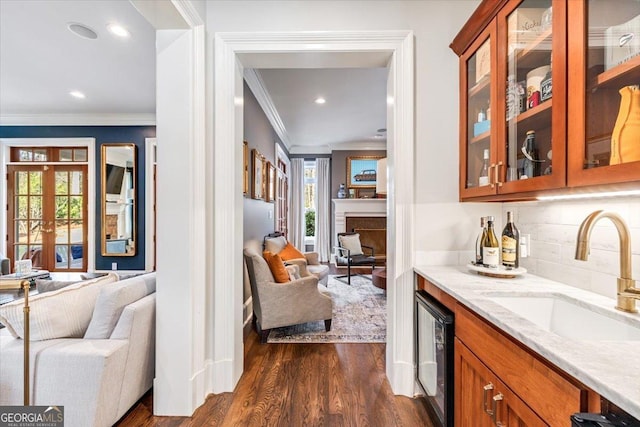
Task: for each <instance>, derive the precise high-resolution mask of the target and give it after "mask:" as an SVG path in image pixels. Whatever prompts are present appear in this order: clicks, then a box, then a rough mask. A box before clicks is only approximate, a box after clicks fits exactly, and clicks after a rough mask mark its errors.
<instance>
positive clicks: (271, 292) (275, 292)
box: [244, 249, 333, 343]
mask: <svg viewBox="0 0 640 427" xmlns="http://www.w3.org/2000/svg"><path fill="white" fill-rule="evenodd" d="M244 259H245V262H246V264H247V272H248V274H249V282H250V284H251V295H252V297H253V312H254V314H255V316H256V326H257V330H258V334H259V335H260V341H261V342H262V343H266V342H267V338H268V336H269V332H270V330H271V329H272V328H278V327H282V326H290V325H297V324H300V323H307V322H314V321H318V320H324V326H325V329H326V330H327V331H329V330H331V319H332V316H333V301H332V300H331V297H329V296H328V295H325V294H323V293H322V292H320V291H319V290H318V278H317V277H316V276H314V275H309V276H307V277H301V278H300V279H296V280H292V281H290V282H287V283H276V281H275V280H274V278H273V275H272V274H271V270H270V269H269V266H268V265H267V262H266V261H265V260H264V258H262V256H261V255H259V254H257V253H255V252H254V251H252V250H251V249H244Z"/></svg>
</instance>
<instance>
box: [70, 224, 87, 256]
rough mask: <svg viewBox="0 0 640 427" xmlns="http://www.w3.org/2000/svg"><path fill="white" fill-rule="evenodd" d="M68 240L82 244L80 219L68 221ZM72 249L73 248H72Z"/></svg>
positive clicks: (82, 235) (82, 230)
mask: <svg viewBox="0 0 640 427" xmlns="http://www.w3.org/2000/svg"><path fill="white" fill-rule="evenodd" d="M69 232H70V233H71V234H70V236H69V242H70V243H75V244H79V245H82V242H83V240H84V227H83V224H82V221H69ZM72 249H73V248H72Z"/></svg>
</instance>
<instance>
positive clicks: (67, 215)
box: [7, 164, 87, 271]
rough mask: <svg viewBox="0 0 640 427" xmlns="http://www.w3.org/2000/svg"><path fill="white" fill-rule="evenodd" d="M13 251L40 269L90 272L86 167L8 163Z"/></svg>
mask: <svg viewBox="0 0 640 427" xmlns="http://www.w3.org/2000/svg"><path fill="white" fill-rule="evenodd" d="M7 174H8V180H7V200H8V212H7V221H8V224H7V225H8V226H7V229H8V245H7V250H8V255H9V258H10V259H11V261H12V263H13V262H15V261H16V260H21V259H31V262H32V266H33V268H35V269H43V270H49V271H87V196H86V190H87V166H86V165H77V164H66V165H59V164H51V165H46V164H45V165H43V164H39V165H10V166H8V167H7Z"/></svg>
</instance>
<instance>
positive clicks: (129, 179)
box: [102, 143, 136, 256]
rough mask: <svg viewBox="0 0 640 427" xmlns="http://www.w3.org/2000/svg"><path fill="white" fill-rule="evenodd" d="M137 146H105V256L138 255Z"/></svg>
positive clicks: (103, 188)
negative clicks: (136, 219) (136, 218)
mask: <svg viewBox="0 0 640 427" xmlns="http://www.w3.org/2000/svg"><path fill="white" fill-rule="evenodd" d="M135 217H136V146H135V144H126V143H121V144H103V145H102V255H103V256H134V255H135V254H136V223H135Z"/></svg>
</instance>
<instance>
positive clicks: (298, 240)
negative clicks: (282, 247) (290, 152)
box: [289, 159, 305, 252]
mask: <svg viewBox="0 0 640 427" xmlns="http://www.w3.org/2000/svg"><path fill="white" fill-rule="evenodd" d="M290 212H291V227H289V240H290V241H291V244H293V246H295V247H296V248H298V249H299V250H301V251H303V252H304V249H305V247H304V234H305V233H304V232H305V230H304V159H291V211H290Z"/></svg>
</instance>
